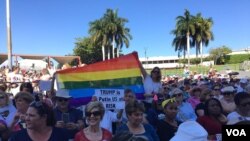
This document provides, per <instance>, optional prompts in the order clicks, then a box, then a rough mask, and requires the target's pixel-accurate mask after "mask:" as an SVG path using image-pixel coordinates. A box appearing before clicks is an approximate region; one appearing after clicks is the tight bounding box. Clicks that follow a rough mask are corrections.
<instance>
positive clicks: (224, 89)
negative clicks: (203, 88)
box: [221, 86, 235, 93]
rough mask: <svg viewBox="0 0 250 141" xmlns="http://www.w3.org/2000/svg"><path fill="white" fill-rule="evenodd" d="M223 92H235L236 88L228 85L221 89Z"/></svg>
mask: <svg viewBox="0 0 250 141" xmlns="http://www.w3.org/2000/svg"><path fill="white" fill-rule="evenodd" d="M221 92H222V93H226V92H235V89H234V87H233V86H227V87H224V88H222V89H221Z"/></svg>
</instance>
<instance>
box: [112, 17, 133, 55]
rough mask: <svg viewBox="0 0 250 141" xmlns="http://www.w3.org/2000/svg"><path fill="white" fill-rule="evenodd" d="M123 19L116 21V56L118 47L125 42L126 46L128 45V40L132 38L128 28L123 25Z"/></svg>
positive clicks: (118, 51) (118, 50)
mask: <svg viewBox="0 0 250 141" xmlns="http://www.w3.org/2000/svg"><path fill="white" fill-rule="evenodd" d="M124 23H125V21H124V20H120V21H119V22H118V26H117V34H116V35H115V42H116V48H117V50H116V51H117V57H119V53H120V49H121V48H122V47H123V45H124V44H125V46H126V48H128V47H129V40H131V39H132V36H131V35H130V33H129V32H130V29H129V28H127V27H124Z"/></svg>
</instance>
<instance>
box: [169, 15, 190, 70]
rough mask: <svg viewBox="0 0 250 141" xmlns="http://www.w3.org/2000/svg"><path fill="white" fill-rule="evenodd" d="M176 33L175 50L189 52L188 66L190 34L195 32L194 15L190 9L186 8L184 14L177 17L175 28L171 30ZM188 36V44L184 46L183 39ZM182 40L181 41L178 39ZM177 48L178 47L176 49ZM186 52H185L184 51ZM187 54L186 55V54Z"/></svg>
mask: <svg viewBox="0 0 250 141" xmlns="http://www.w3.org/2000/svg"><path fill="white" fill-rule="evenodd" d="M171 33H172V34H174V35H175V38H174V40H173V43H172V45H174V46H175V50H178V51H184V52H186V51H187V54H188V66H189V65H190V42H191V40H190V36H191V35H194V33H195V25H194V16H192V15H191V14H190V12H189V11H188V10H185V12H184V16H178V17H176V26H175V29H174V30H173V31H172V32H171ZM185 38H186V46H183V43H184V42H183V39H185ZM177 40H181V41H177ZM176 48H177V49H176ZM184 54H185V53H184ZM184 56H185V55H184Z"/></svg>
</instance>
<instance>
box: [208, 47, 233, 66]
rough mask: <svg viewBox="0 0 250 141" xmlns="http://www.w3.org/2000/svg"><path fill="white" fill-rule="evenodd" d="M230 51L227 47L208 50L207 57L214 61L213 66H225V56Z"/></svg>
mask: <svg viewBox="0 0 250 141" xmlns="http://www.w3.org/2000/svg"><path fill="white" fill-rule="evenodd" d="M231 52H232V50H231V49H230V48H229V47H227V46H222V47H217V48H213V49H210V51H209V56H210V57H211V58H212V59H213V60H214V64H225V62H226V55H227V54H229V53H231Z"/></svg>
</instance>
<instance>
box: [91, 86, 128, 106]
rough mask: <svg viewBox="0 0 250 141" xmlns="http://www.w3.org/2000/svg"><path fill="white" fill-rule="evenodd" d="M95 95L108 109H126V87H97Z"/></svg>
mask: <svg viewBox="0 0 250 141" xmlns="http://www.w3.org/2000/svg"><path fill="white" fill-rule="evenodd" d="M95 96H96V97H97V99H98V101H100V102H102V103H103V105H104V107H105V108H106V109H124V106H125V102H124V100H123V97H124V89H96V90H95Z"/></svg>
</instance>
